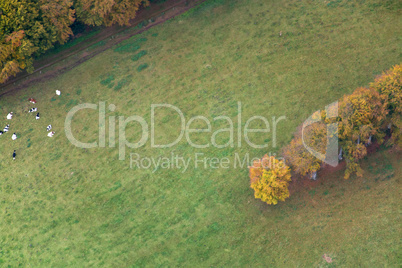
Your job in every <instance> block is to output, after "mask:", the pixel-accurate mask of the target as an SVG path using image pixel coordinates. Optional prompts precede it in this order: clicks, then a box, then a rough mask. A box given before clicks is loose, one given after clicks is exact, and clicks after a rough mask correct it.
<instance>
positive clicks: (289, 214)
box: [0, 0, 402, 267]
mask: <svg viewBox="0 0 402 268" xmlns="http://www.w3.org/2000/svg"><path fill="white" fill-rule="evenodd" d="M400 7H401V4H400V1H396V0H395V1H380V0H367V1H359V2H352V1H346V0H344V1H321V2H317V1H303V2H302V1H296V0H286V1H265V0H255V1H246V0H237V1H224V0H222V1H207V2H206V3H205V4H203V5H202V6H200V7H199V8H196V9H194V10H190V11H189V12H187V13H185V14H183V15H181V16H178V17H176V18H175V19H173V20H170V21H168V22H166V23H164V24H161V25H159V26H156V27H154V28H152V29H150V30H149V31H146V32H144V33H142V34H141V35H139V36H135V37H133V38H131V39H129V40H127V41H125V42H123V43H121V44H120V45H119V46H116V47H115V48H114V49H110V50H107V51H105V52H104V53H101V54H100V55H98V56H96V57H94V58H93V59H91V60H89V61H87V62H85V63H83V64H82V65H80V66H78V67H77V68H75V69H73V70H71V71H69V72H67V73H65V74H63V75H60V76H58V77H57V78H55V79H51V80H49V81H46V82H45V83H41V84H35V85H32V86H31V87H29V88H27V89H26V90H25V91H21V92H18V95H14V96H5V97H3V98H2V99H0V107H1V108H0V110H1V115H4V117H2V118H3V119H1V120H0V124H3V125H5V124H6V120H5V115H6V114H7V113H8V112H9V111H13V112H14V114H15V116H14V119H13V120H12V121H11V125H10V132H9V133H8V134H6V135H2V136H1V137H0V140H1V141H2V142H1V143H0V150H1V151H2V152H3V154H2V155H1V156H0V159H1V161H0V162H1V167H2V175H0V176H1V179H0V193H1V199H0V206H1V210H0V217H1V219H2V221H1V222H0V244H1V250H0V263H1V266H4V267H7V266H12V267H14V266H18V265H21V266H29V265H30V266H35V267H55V266H56V267H59V266H71V267H77V266H97V267H98V266H107V267H111V266H114V267H115V266H119V267H120V266H123V267H124V266H127V267H132V266H194V265H197V266H264V267H266V266H269V267H294V266H301V267H305V266H308V267H311V266H313V267H320V266H322V267H329V265H328V264H327V263H326V262H325V261H324V260H323V258H322V255H323V254H327V255H328V256H329V257H331V258H332V259H333V260H334V263H333V265H331V266H339V267H359V266H361V267H378V266H384V265H388V266H390V267H396V266H398V265H399V263H400V261H399V259H398V258H399V256H400V241H399V235H398V234H400V224H399V222H400V216H399V215H400V213H399V210H400V209H399V208H400V201H399V200H400V190H399V189H400V178H401V174H402V171H401V155H400V154H397V153H389V152H388V151H386V150H382V151H381V152H379V153H378V154H376V155H374V156H370V157H368V158H367V160H366V161H365V162H364V164H363V165H364V169H365V170H366V173H365V176H364V178H362V179H358V178H355V177H353V178H351V179H350V180H344V179H343V174H342V171H339V172H337V173H333V174H331V175H330V176H328V177H325V178H320V180H321V184H320V185H319V186H317V187H316V188H314V189H308V188H306V189H303V190H301V191H299V192H297V193H295V194H293V195H292V196H291V197H290V198H289V199H288V200H287V201H286V202H285V203H281V204H279V205H277V206H267V205H264V204H263V203H261V202H259V201H258V200H255V199H254V197H253V192H252V190H251V189H250V187H249V181H248V171H247V169H246V168H243V169H241V168H236V169H234V168H230V169H225V168H218V169H204V168H202V167H199V168H195V166H194V164H193V165H191V166H190V167H189V168H188V169H187V170H186V171H185V172H183V169H161V170H157V171H155V172H153V170H152V169H141V168H130V160H129V154H130V153H139V154H140V155H141V156H142V157H158V156H166V157H169V156H171V154H172V153H173V154H180V155H181V156H183V157H192V158H193V159H194V157H195V156H194V155H195V153H203V157H207V158H212V157H216V156H220V157H228V158H229V159H230V160H231V161H232V163H233V161H235V156H236V154H239V155H241V156H244V155H245V154H247V153H248V154H249V155H250V158H253V157H261V156H262V155H263V154H265V153H267V152H272V153H278V152H279V150H280V148H281V147H282V146H284V145H285V144H287V143H288V142H289V141H290V139H291V138H292V133H293V132H294V131H295V128H296V127H297V126H298V125H300V124H301V123H302V122H303V121H304V120H305V119H306V118H307V117H308V116H309V115H311V114H312V112H314V111H316V110H318V109H323V108H324V107H325V106H326V105H328V104H330V103H332V102H334V101H336V100H338V99H339V97H341V96H342V95H343V94H345V93H351V92H352V91H353V90H354V89H355V88H356V87H359V86H364V85H367V84H368V83H369V82H371V81H373V79H374V77H375V76H376V75H378V74H380V73H381V72H382V71H383V70H386V69H388V68H390V67H391V66H392V65H394V64H398V63H400V62H401V60H402V55H401V39H400V36H402V32H401V29H402V27H401V24H400V20H399V17H400V12H399V11H398V10H400ZM280 32H282V36H279V33H280ZM141 49H142V50H144V49H146V50H147V55H146V57H144V58H141V59H140V60H139V61H132V57H133V56H134V55H136V53H138V51H140V50H141ZM143 60H146V64H147V68H145V69H142V71H141V72H138V71H137V70H138V68H139V66H141V64H145V62H142V61H143ZM119 84H120V86H119ZM116 88H117V89H118V90H115V89H116ZM56 89H59V90H61V92H62V95H61V96H55V94H54V92H55V90H56ZM78 92H80V93H79V94H78ZM29 97H34V98H35V99H37V100H38V103H37V105H36V106H35V107H38V111H39V112H40V113H41V118H40V120H35V119H34V115H32V114H28V113H27V110H28V109H29V108H31V105H30V104H29V103H28V101H27V99H28V98H29ZM100 101H105V102H106V107H109V106H108V105H110V104H114V105H115V106H116V107H115V109H113V111H111V110H107V113H106V116H107V119H108V120H107V122H106V126H107V129H108V127H109V124H111V123H110V121H109V116H115V117H116V116H124V117H128V116H132V115H138V116H141V117H144V118H145V119H146V121H147V122H148V123H149V122H150V117H151V110H150V109H151V105H152V104H160V103H169V104H171V105H175V106H176V107H178V108H179V109H180V110H181V111H183V113H184V116H185V118H186V121H188V120H189V119H190V118H191V117H193V116H198V115H202V116H205V117H206V118H208V119H210V120H211V121H213V118H214V117H217V116H227V117H229V118H231V119H232V120H233V121H234V122H237V109H238V107H237V105H238V102H239V101H240V102H241V105H242V118H243V121H242V122H241V126H242V127H244V126H245V124H246V121H247V119H248V118H250V117H252V116H254V115H261V116H264V117H266V118H268V119H270V120H269V123H270V127H271V128H272V126H273V125H272V122H273V121H274V120H276V119H278V118H279V117H280V116H286V120H283V121H281V122H280V123H278V127H277V133H278V135H276V137H274V136H273V135H272V132H270V133H267V135H260V134H258V133H250V135H249V137H250V140H252V141H253V142H254V143H256V144H262V143H264V142H268V143H269V148H268V149H253V148H252V147H250V146H248V145H247V144H246V142H245V141H244V140H243V141H242V146H241V147H238V146H235V147H233V148H231V147H228V148H224V149H219V148H215V147H209V148H205V149H195V148H193V147H191V146H190V145H189V144H187V142H185V141H184V139H183V140H182V141H181V142H180V143H178V144H177V145H176V146H174V147H173V148H168V149H155V148H151V146H150V141H148V143H147V144H146V145H145V146H143V147H141V148H140V149H135V150H134V149H130V148H127V149H126V154H127V157H126V160H125V161H119V160H118V154H119V152H118V148H117V147H112V148H110V147H109V140H108V139H109V133H107V139H106V140H107V144H106V147H105V148H92V149H79V148H76V147H74V146H73V145H72V144H71V143H70V142H69V141H68V139H67V138H66V135H65V133H64V120H65V117H66V114H67V111H68V110H69V109H71V107H73V106H74V105H75V104H82V103H95V104H99V102H100ZM98 117H99V114H98V112H97V111H95V110H91V109H86V110H85V111H83V112H80V113H77V115H76V116H75V117H74V121H73V124H72V128H73V133H74V135H75V138H76V139H79V140H80V141H82V142H94V141H98V137H99V136H98ZM273 117H275V119H273ZM116 122H118V118H116ZM156 122H157V124H158V125H157V129H156V135H155V140H156V142H157V143H168V142H171V141H173V140H174V139H175V138H176V137H177V136H178V135H179V134H180V129H179V127H178V126H180V117H179V116H178V115H177V113H175V112H174V111H171V110H167V109H165V110H160V111H157V113H156ZM202 123H203V122H202V121H195V122H194V124H193V125H192V126H193V127H194V128H203V127H204V125H203V124H202ZM49 124H52V126H53V130H54V131H56V135H55V136H54V137H53V138H48V137H47V136H46V134H47V132H46V131H45V129H46V126H47V125H49ZM225 126H226V125H225V122H224V121H223V120H220V121H215V122H213V123H212V126H211V127H212V132H214V131H216V130H218V129H221V128H222V127H225ZM258 126H261V125H259V124H255V125H254V126H250V127H258ZM2 127H3V126H2ZM29 130H31V131H29ZM115 131H116V133H118V125H117V126H116V129H115ZM13 132H17V133H18V134H19V136H20V137H19V138H18V139H17V140H16V141H12V140H11V137H10V136H11V134H12V133H13ZM10 133H11V134H10ZM252 134H253V135H252ZM140 136H141V129H139V125H137V124H134V123H133V124H130V125H129V126H128V127H127V131H126V137H127V139H128V140H130V142H133V143H134V142H137V141H138V140H139V139H140ZM191 137H192V141H193V142H194V143H197V144H203V143H207V142H210V139H211V136H207V135H200V134H199V133H198V134H197V133H194V134H193V135H192V136H191ZM216 138H217V142H218V143H219V144H225V143H226V142H227V141H228V139H229V138H230V137H229V136H228V135H227V133H221V134H220V135H219V136H217V137H216ZM28 139H29V141H28ZM274 140H276V147H273V141H274ZM116 142H117V141H116ZM28 144H30V146H29V147H28ZM117 145H118V144H116V146H117ZM14 149H16V150H17V159H16V160H15V161H12V159H11V154H12V152H13V150H14Z"/></svg>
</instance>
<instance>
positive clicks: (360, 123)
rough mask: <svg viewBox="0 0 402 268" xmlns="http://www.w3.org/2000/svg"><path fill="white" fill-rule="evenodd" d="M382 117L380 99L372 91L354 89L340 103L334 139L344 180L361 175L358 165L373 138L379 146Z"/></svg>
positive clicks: (383, 116)
mask: <svg viewBox="0 0 402 268" xmlns="http://www.w3.org/2000/svg"><path fill="white" fill-rule="evenodd" d="M386 115H387V110H386V109H385V106H384V103H383V102H382V100H381V96H380V94H379V93H378V91H376V90H374V89H373V88H358V89H356V90H355V91H354V92H353V93H352V94H351V95H347V96H344V97H343V98H342V99H341V101H340V103H339V117H338V120H339V127H338V129H339V134H338V135H339V143H340V145H341V148H342V149H343V151H344V153H345V154H344V156H345V159H346V164H347V168H346V171H345V179H348V178H349V177H350V175H351V174H353V173H356V174H357V175H358V176H362V172H363V171H362V169H361V167H360V165H359V164H358V162H359V160H360V159H362V158H363V157H364V156H366V155H367V149H366V146H367V145H369V144H370V143H371V139H372V138H373V137H375V138H376V139H377V140H378V141H379V142H380V143H381V142H382V140H383V138H384V132H383V131H381V126H382V125H383V123H384V120H385V118H386Z"/></svg>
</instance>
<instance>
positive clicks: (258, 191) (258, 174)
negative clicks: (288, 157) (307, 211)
mask: <svg viewBox="0 0 402 268" xmlns="http://www.w3.org/2000/svg"><path fill="white" fill-rule="evenodd" d="M290 181H291V179H290V168H289V167H288V166H287V165H286V164H285V162H284V161H283V160H279V159H276V158H275V157H274V156H268V155H265V156H264V157H263V158H262V159H260V160H258V161H254V163H253V166H251V167H250V182H251V188H253V189H254V196H255V198H258V199H261V200H262V201H264V202H265V203H267V204H274V205H276V204H277V203H278V201H285V199H286V198H287V197H289V189H288V186H289V182H290Z"/></svg>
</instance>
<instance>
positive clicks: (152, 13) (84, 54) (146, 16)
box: [0, 0, 206, 97]
mask: <svg viewBox="0 0 402 268" xmlns="http://www.w3.org/2000/svg"><path fill="white" fill-rule="evenodd" d="M204 1H206V0H170V1H166V2H164V3H162V4H155V5H153V6H151V7H150V8H147V9H143V10H141V11H140V12H139V13H138V15H137V17H136V18H134V19H133V20H131V21H130V24H131V25H130V26H118V25H115V26H111V27H107V28H104V29H102V30H101V31H100V33H98V34H96V35H95V36H93V37H92V38H89V39H87V40H84V41H82V42H80V43H78V44H77V45H74V46H72V47H71V48H68V49H65V50H63V51H61V52H60V53H57V54H55V55H52V56H49V57H46V56H45V57H44V58H43V59H41V60H38V61H35V62H34V67H35V71H34V72H33V73H31V74H28V73H27V72H26V71H24V72H21V73H19V74H18V75H17V76H16V77H14V78H12V79H10V80H9V81H8V82H6V83H5V84H2V85H0V92H1V93H0V97H1V96H4V95H9V94H14V93H16V92H18V91H19V90H21V89H24V88H25V87H27V86H28V85H30V84H32V83H38V82H42V81H46V80H49V79H51V78H53V77H55V76H57V75H60V74H62V73H65V72H67V71H69V70H71V69H73V68H75V67H76V66H78V65H80V64H81V63H83V62H85V61H87V60H89V59H91V58H92V57H94V56H96V55H98V54H100V53H102V52H103V51H105V50H107V49H109V48H111V47H113V46H114V45H116V44H118V43H120V42H122V41H124V40H127V39H129V38H131V37H132V36H134V35H136V34H139V33H142V32H144V31H146V30H148V29H149V28H151V27H153V26H156V25H159V24H161V23H163V22H165V21H166V20H168V19H171V18H174V17H175V16H177V15H180V14H182V13H183V12H185V11H187V10H189V9H190V8H192V7H194V6H196V5H198V4H200V3H202V2H204ZM144 22H145V23H148V24H146V26H144V27H142V28H141V29H137V30H132V29H135V27H136V26H137V25H139V24H140V23H144ZM101 41H103V42H104V44H102V46H99V47H96V48H94V49H91V50H89V48H90V47H92V46H93V45H95V44H97V43H99V42H101ZM50 67H51V68H50ZM42 73H43V74H42Z"/></svg>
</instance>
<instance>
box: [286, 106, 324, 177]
mask: <svg viewBox="0 0 402 268" xmlns="http://www.w3.org/2000/svg"><path fill="white" fill-rule="evenodd" d="M314 116H319V114H318V113H317V114H316V115H313V117H314ZM326 144H327V129H326V125H325V124H324V123H322V122H317V123H314V124H312V125H310V126H308V127H306V128H305V129H304V130H303V131H300V132H298V133H297V134H296V135H295V137H294V139H293V140H292V141H291V142H290V144H289V145H288V146H286V147H285V148H284V149H283V155H284V157H285V159H286V161H287V162H288V163H289V164H290V165H291V166H292V169H293V171H295V172H296V173H298V174H300V175H302V176H305V175H307V174H309V176H310V177H313V176H315V174H316V172H317V171H318V170H319V169H320V168H321V164H322V160H323V159H325V150H326ZM307 148H311V149H313V150H314V151H315V152H317V153H319V154H320V157H319V158H317V157H316V156H314V155H313V154H312V153H311V152H310V151H309V150H308V149H307Z"/></svg>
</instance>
